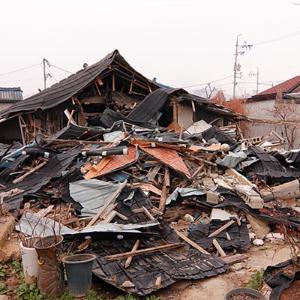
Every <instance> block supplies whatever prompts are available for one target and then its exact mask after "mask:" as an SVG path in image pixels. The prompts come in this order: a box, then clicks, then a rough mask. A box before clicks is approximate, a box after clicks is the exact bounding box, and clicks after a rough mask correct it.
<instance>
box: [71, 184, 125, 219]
mask: <svg viewBox="0 0 300 300" xmlns="http://www.w3.org/2000/svg"><path fill="white" fill-rule="evenodd" d="M121 186H122V184H114V183H112V182H108V181H102V180H98V179H89V180H85V179H83V180H79V181H75V182H71V183H70V184H69V189H70V195H71V197H72V198H73V200H74V201H76V202H78V203H80V205H81V206H82V207H83V208H82V209H81V216H82V217H85V216H94V215H96V214H97V212H98V211H99V209H100V207H102V206H104V204H105V203H106V202H107V201H109V200H110V199H111V196H112V195H113V194H115V192H116V191H117V190H118V189H119V187H121ZM123 186H124V185H123ZM124 187H125V186H124ZM120 192H121V190H120ZM116 196H118V195H116Z"/></svg>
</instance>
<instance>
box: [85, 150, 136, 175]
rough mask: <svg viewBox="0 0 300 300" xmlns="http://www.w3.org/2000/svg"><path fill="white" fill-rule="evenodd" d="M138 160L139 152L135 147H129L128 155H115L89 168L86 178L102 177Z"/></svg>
mask: <svg viewBox="0 0 300 300" xmlns="http://www.w3.org/2000/svg"><path fill="white" fill-rule="evenodd" d="M137 159H138V151H137V148H136V147H135V146H130V147H128V154H127V155H113V156H109V157H105V158H103V159H101V161H100V162H99V163H98V164H97V165H93V166H91V167H89V171H88V172H87V174H86V175H85V176H84V178H85V179H91V178H95V177H100V176H103V175H106V174H109V173H112V172H115V171H118V170H122V169H124V168H126V167H127V166H130V165H131V164H133V163H135V162H136V161H137Z"/></svg>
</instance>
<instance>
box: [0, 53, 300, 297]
mask: <svg viewBox="0 0 300 300" xmlns="http://www.w3.org/2000/svg"><path fill="white" fill-rule="evenodd" d="M1 116H2V120H3V121H2V123H1V124H0V126H10V125H7V124H12V125H13V124H15V126H16V127H15V128H16V130H15V133H16V134H17V132H18V130H19V133H18V134H19V136H18V138H16V137H17V135H16V136H14V135H13V134H12V132H13V131H12V129H11V128H10V127H7V129H6V130H7V131H9V130H10V134H6V132H3V131H2V130H3V128H4V127H1V128H2V129H1V131H0V132H1V134H2V135H4V139H3V140H2V142H3V144H0V200H1V201H0V216H1V213H2V214H3V211H5V210H8V211H9V212H10V213H11V214H14V215H15V216H16V218H17V221H18V224H17V226H16V230H17V231H18V232H19V234H20V236H24V237H25V238H27V237H28V236H33V237H37V238H39V237H44V236H51V235H63V237H64V243H63V249H64V251H65V253H70V252H71V253H93V254H95V255H96V256H97V259H96V261H95V264H94V266H93V274H94V276H96V277H98V278H99V279H101V280H103V281H105V282H107V283H108V284H110V285H112V286H114V287H116V288H118V289H120V290H122V291H125V292H127V293H133V294H137V295H141V296H145V295H148V294H151V293H153V292H155V291H157V290H159V289H161V288H165V287H168V286H170V285H171V284H173V283H174V282H176V281H178V280H182V279H186V280H195V279H204V278H209V277H212V276H218V275H220V274H222V273H224V272H226V271H227V270H228V269H229V266H230V264H232V263H235V262H238V261H241V260H245V259H246V257H247V256H246V255H245V252H246V251H248V249H249V248H250V246H251V243H252V244H254V245H257V244H259V245H262V244H264V242H266V241H268V240H271V239H272V238H273V233H274V234H277V235H278V234H280V236H281V233H282V232H284V230H286V232H288V234H289V236H290V237H292V236H295V237H297V236H299V228H300V226H299V225H300V210H299V204H300V203H299V199H300V188H299V186H300V185H299V180H298V178H299V177H300V154H299V153H300V151H283V150H280V149H279V150H277V151H274V149H273V150H272V151H269V150H268V147H266V146H264V145H260V146H257V145H256V144H257V143H256V141H254V140H251V139H248V140H245V139H242V138H241V133H240V132H239V130H236V127H238V126H235V125H233V126H227V127H218V126H215V125H226V124H228V122H230V121H231V120H235V119H237V118H239V117H240V116H238V115H236V114H234V113H233V112H232V111H229V110H226V109H224V108H223V107H221V106H217V105H214V104H212V103H210V102H209V101H208V100H206V99H203V98H200V97H197V96H194V95H191V94H189V93H187V92H186V91H184V90H182V89H174V88H170V87H161V86H159V85H158V84H157V83H156V82H153V81H150V80H148V79H146V78H145V77H143V76H142V75H141V74H139V73H137V72H136V71H134V70H133V69H132V68H131V67H130V66H129V65H128V64H127V63H126V62H125V60H124V59H123V58H122V57H121V55H120V54H119V52H118V51H114V52H113V53H111V54H109V55H108V56H107V57H106V58H104V60H102V61H101V62H99V63H97V64H95V65H93V66H90V67H86V68H85V69H83V70H81V71H79V72H78V73H76V74H74V75H72V76H70V77H68V78H67V79H65V80H63V81H62V82H60V83H59V84H57V85H54V86H53V87H50V88H49V89H46V90H45V91H43V92H41V93H39V94H37V95H34V96H32V97H30V98H28V99H26V100H24V101H23V102H22V103H18V104H16V105H14V106H12V107H11V108H9V109H8V110H6V111H5V112H3V113H2V114H1ZM12 125H11V126H12ZM18 126H19V127H18ZM9 138H11V140H15V141H14V142H13V143H8V144H5V143H4V141H7V140H8V139H9ZM18 140H19V141H18ZM20 141H21V142H22V143H23V145H22V144H21V143H20Z"/></svg>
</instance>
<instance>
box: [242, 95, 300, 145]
mask: <svg viewBox="0 0 300 300" xmlns="http://www.w3.org/2000/svg"><path fill="white" fill-rule="evenodd" d="M274 105H275V100H274V99H272V100H260V101H253V102H246V111H247V116H248V117H249V118H255V119H262V120H275V121H276V120H278V118H276V116H274V113H273V112H272V111H273V109H274ZM295 105H296V106H295V112H296V113H297V115H298V114H299V119H300V104H295ZM272 130H273V131H276V132H277V133H279V134H280V135H281V136H282V137H284V133H283V132H284V131H283V130H284V128H283V126H282V125H274V124H262V123H254V122H253V123H252V122H249V124H247V129H246V131H245V136H246V137H256V136H265V135H268V134H269V133H270V132H271V131H272ZM295 147H297V148H300V128H298V129H297V130H296V141H295Z"/></svg>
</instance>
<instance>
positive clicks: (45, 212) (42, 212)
mask: <svg viewBox="0 0 300 300" xmlns="http://www.w3.org/2000/svg"><path fill="white" fill-rule="evenodd" d="M53 207H54V205H49V206H48V207H47V208H44V209H41V210H39V211H38V212H37V213H36V214H37V215H38V216H40V217H46V216H47V215H48V214H49V213H50V212H51V210H52V209H53Z"/></svg>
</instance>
